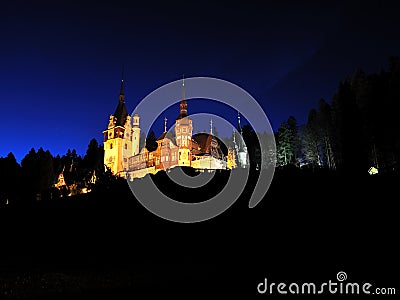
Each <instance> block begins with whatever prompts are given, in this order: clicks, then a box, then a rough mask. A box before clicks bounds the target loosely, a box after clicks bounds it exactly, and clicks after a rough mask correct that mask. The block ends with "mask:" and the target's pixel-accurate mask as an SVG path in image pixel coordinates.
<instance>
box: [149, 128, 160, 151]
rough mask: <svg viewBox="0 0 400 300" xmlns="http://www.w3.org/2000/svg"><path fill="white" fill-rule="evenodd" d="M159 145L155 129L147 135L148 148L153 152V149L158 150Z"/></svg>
mask: <svg viewBox="0 0 400 300" xmlns="http://www.w3.org/2000/svg"><path fill="white" fill-rule="evenodd" d="M157 146H158V144H157V139H156V135H155V133H154V131H153V130H152V131H150V133H149V135H148V136H147V139H146V148H147V150H149V151H150V152H151V151H154V150H156V149H157Z"/></svg>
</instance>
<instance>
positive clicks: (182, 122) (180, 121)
mask: <svg viewBox="0 0 400 300" xmlns="http://www.w3.org/2000/svg"><path fill="white" fill-rule="evenodd" d="M179 107H180V112H179V116H178V117H177V118H176V121H175V136H176V145H177V146H178V147H179V150H178V165H179V166H190V165H191V160H192V158H191V149H192V132H193V125H192V120H191V119H190V118H189V117H188V114H187V102H186V98H185V79H184V78H183V79H182V100H181V102H180V103H179Z"/></svg>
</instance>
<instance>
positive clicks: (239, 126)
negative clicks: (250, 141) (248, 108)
mask: <svg viewBox="0 0 400 300" xmlns="http://www.w3.org/2000/svg"><path fill="white" fill-rule="evenodd" d="M237 113H238V132H239V133H240V135H243V132H242V126H241V125H240V113H239V111H238V112H237Z"/></svg>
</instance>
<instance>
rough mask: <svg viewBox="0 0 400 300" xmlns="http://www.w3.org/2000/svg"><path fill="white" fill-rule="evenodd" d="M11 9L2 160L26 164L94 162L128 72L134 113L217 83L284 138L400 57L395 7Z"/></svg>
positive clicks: (1, 7)
mask: <svg viewBox="0 0 400 300" xmlns="http://www.w3.org/2000/svg"><path fill="white" fill-rule="evenodd" d="M8 2H9V3H7V4H4V3H3V2H2V4H0V40H1V44H0V45H1V47H0V62H1V63H0V101H1V112H2V114H1V115H2V138H1V142H0V157H1V156H5V155H7V154H8V153H9V152H10V151H11V152H13V153H14V154H15V156H16V158H17V160H20V159H22V158H23V156H24V155H25V154H26V153H27V152H28V151H29V149H30V148H32V147H34V148H36V149H37V148H39V147H40V146H42V147H43V148H44V149H49V150H50V151H51V153H52V154H54V155H56V154H64V153H65V152H66V151H67V149H68V148H75V149H76V150H77V152H78V154H82V155H83V154H84V153H85V150H86V148H87V144H88V142H89V140H90V139H91V138H93V137H95V138H97V139H98V140H99V142H101V141H102V134H101V131H102V130H103V129H105V127H106V126H107V121H108V116H109V114H110V113H113V112H114V109H115V107H116V105H117V101H118V93H119V86H120V79H121V65H122V64H125V78H126V89H125V94H126V103H127V107H128V110H129V111H130V112H131V111H132V110H133V108H134V106H135V105H136V104H137V103H138V102H139V101H140V100H141V99H142V98H144V97H145V96H146V95H147V94H148V93H149V92H151V91H152V90H154V89H156V88H158V87H159V86H161V85H163V84H165V83H168V82H171V81H174V80H177V79H179V78H181V76H182V74H185V76H186V77H192V76H209V77H217V78H222V79H225V80H228V81H231V82H233V83H235V84H238V85H239V86H241V87H243V88H245V89H246V90H247V91H248V92H250V93H251V94H252V95H253V96H254V97H255V98H256V99H257V100H258V101H259V102H260V104H261V105H262V107H263V108H264V109H265V111H266V113H267V115H268V117H269V118H270V120H271V123H272V126H273V128H274V129H277V128H278V127H279V125H280V123H281V122H282V121H283V120H285V119H287V117H288V116H289V115H293V116H295V117H296V118H297V119H298V120H299V122H300V123H303V122H305V120H306V118H307V114H308V111H309V110H310V108H312V107H315V106H316V105H317V102H318V100H319V99H320V98H325V99H326V100H328V101H331V99H332V96H333V93H334V91H335V89H336V87H337V85H338V82H339V81H340V80H342V79H343V78H344V77H345V75H346V74H351V73H352V72H353V71H354V69H355V68H356V67H361V68H363V69H364V70H365V71H367V72H375V71H379V70H380V69H381V68H384V67H386V61H387V57H388V56H389V55H399V54H400V39H399V37H400V18H399V17H398V11H399V10H398V7H396V5H395V4H394V3H395V2H387V1H376V2H369V3H368V4H367V3H366V2H365V1H360V2H354V3H351V4H349V3H348V1H346V2H347V3H346V4H344V3H343V4H340V5H337V4H336V3H335V2H330V1H306V2H304V1H303V2H302V3H299V2H301V1H274V2H272V1H250V2H251V3H247V2H249V1H240V2H239V1H230V2H224V3H213V2H212V1H210V2H207V1H193V3H192V4H191V3H190V2H191V1H178V2H176V1H175V2H174V1H162V2H160V3H157V2H153V1H146V3H145V1H142V3H141V4H132V3H131V2H134V1H126V2H120V1H107V2H106V1H93V2H86V1H52V2H43V1H29V2H21V1H8ZM215 2H217V1H215ZM275 2H279V3H275ZM189 112H190V107H189ZM174 117H175V115H173V116H170V119H172V118H174Z"/></svg>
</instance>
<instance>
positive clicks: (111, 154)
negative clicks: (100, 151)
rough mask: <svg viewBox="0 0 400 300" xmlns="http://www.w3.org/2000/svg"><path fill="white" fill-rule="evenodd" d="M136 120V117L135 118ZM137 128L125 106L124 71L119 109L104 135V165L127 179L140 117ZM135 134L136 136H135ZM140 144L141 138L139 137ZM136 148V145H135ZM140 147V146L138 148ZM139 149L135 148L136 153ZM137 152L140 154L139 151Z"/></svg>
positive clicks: (112, 117) (111, 116)
mask: <svg viewBox="0 0 400 300" xmlns="http://www.w3.org/2000/svg"><path fill="white" fill-rule="evenodd" d="M134 119H135V116H134ZM136 121H137V127H135V124H134V128H132V125H131V117H130V116H129V115H128V113H127V110H126V106H125V94H124V74H123V71H122V81H121V89H120V92H119V100H118V105H117V108H116V109H115V112H114V114H113V115H110V118H109V121H108V126H107V129H106V130H104V131H103V134H104V165H105V166H107V167H108V168H110V169H111V171H112V173H113V174H114V175H118V176H122V177H125V173H124V170H126V169H128V157H129V156H131V155H132V153H133V151H134V150H133V149H132V144H133V143H132V142H133V141H132V139H133V138H134V136H135V137H136V135H135V134H137V133H139V135H140V129H138V127H139V116H137V120H136ZM134 132H135V134H133V133H134ZM137 141H138V142H139V138H138V137H137ZM135 147H136V144H135ZM137 147H139V146H137ZM136 150H137V149H136V148H135V151H136ZM137 152H139V151H138V150H137Z"/></svg>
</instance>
